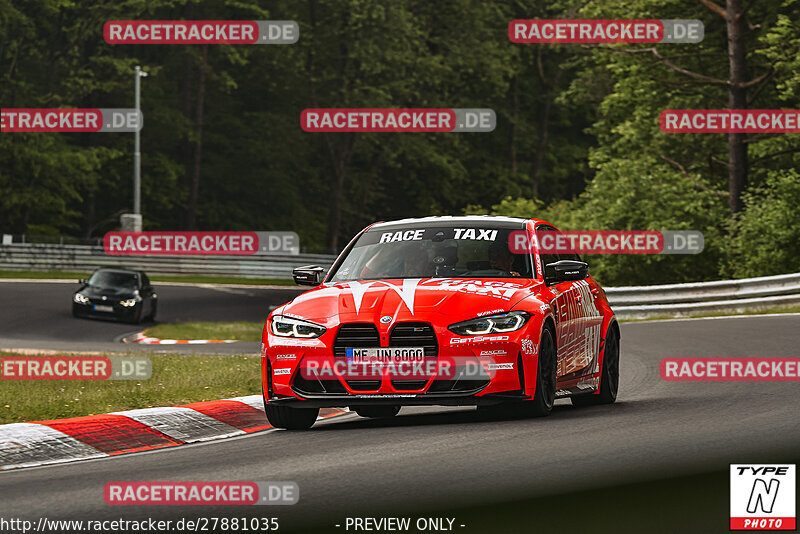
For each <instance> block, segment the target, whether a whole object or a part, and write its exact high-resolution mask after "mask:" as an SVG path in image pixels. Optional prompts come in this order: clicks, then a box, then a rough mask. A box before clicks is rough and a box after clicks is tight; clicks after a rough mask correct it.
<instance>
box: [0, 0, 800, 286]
mask: <svg viewBox="0 0 800 534" xmlns="http://www.w3.org/2000/svg"><path fill="white" fill-rule="evenodd" d="M263 5H267V4H265V3H263V2H259V1H258V0H224V1H220V2H215V3H208V2H201V1H199V0H159V1H149V0H148V1H145V0H124V1H121V2H110V3H109V2H106V3H100V4H98V3H93V2H87V1H84V0H76V1H70V2H64V1H62V0H35V1H34V0H25V1H20V2H16V1H14V2H11V1H9V0H0V104H1V105H2V106H3V107H58V106H63V107H130V106H132V104H133V87H132V86H133V83H132V82H133V67H134V66H135V65H142V66H143V67H144V68H145V70H146V71H148V72H149V73H150V74H151V76H150V77H148V78H146V79H144V80H143V81H142V106H143V112H144V115H145V128H144V130H143V133H142V153H143V160H142V173H143V184H142V187H143V190H142V194H143V199H142V207H143V213H144V218H145V227H146V229H183V228H185V227H186V225H187V224H188V223H187V220H188V212H189V208H188V203H189V199H190V189H191V181H192V178H193V175H194V172H195V154H196V152H197V150H198V148H199V142H200V140H201V139H200V137H199V133H200V128H199V124H198V121H199V114H198V104H199V95H200V92H201V91H200V88H201V83H200V82H201V79H203V75H201V73H202V72H204V73H205V74H204V79H205V84H204V85H203V95H204V105H203V106H202V111H203V113H202V157H201V158H200V165H199V196H198V202H197V218H196V226H197V227H198V228H200V229H215V230H234V229H248V230H294V231H297V232H298V233H299V234H300V237H301V243H302V244H303V247H304V248H305V249H306V250H307V251H309V252H322V251H325V250H326V249H327V248H329V247H330V246H331V245H332V243H334V242H337V248H341V247H342V246H343V244H344V243H346V241H347V240H348V239H349V238H350V237H351V236H352V234H353V233H355V232H357V231H358V230H360V229H361V228H363V227H364V226H365V225H367V224H369V223H371V222H373V221H375V220H387V219H392V218H400V217H408V216H424V215H432V214H453V213H464V212H466V213H489V212H491V213H501V214H506V215H519V216H538V217H541V218H544V219H546V220H549V221H551V222H553V223H554V224H556V225H558V226H559V227H561V228H564V229H664V230H680V229H694V230H701V231H703V232H704V234H705V245H706V249H705V251H704V252H703V253H702V254H700V255H697V256H686V257H681V256H648V257H642V256H604V257H597V258H588V259H589V260H590V261H591V264H592V272H593V273H594V274H595V275H596V276H598V277H599V278H600V279H601V280H603V282H605V283H607V284H634V283H656V282H667V281H690V280H705V279H711V278H717V277H720V276H722V275H733V276H755V275H758V274H767V273H771V272H774V271H776V270H782V269H788V270H797V267H798V266H797V262H796V257H797V255H798V253H797V249H798V246H797V242H796V241H795V242H794V243H791V242H790V237H787V236H790V235H792V234H791V232H790V231H789V229H790V228H795V227H799V226H800V216H794V215H793V213H800V211H798V210H796V209H795V210H794V212H793V211H792V209H791V206H796V203H795V199H794V197H793V196H792V195H793V193H792V192H793V191H794V190H795V189H794V185H795V184H796V182H797V176H796V175H795V174H793V173H794V171H793V169H796V168H798V167H800V149H798V139H799V138H800V135H753V136H751V137H750V138H749V139H748V147H749V157H750V161H749V174H748V176H749V183H748V190H749V192H750V193H749V195H747V196H746V198H747V202H746V210H747V211H746V212H745V213H743V214H742V215H741V217H740V218H739V219H738V220H737V221H736V222H735V223H733V224H732V223H731V221H730V215H729V213H728V212H727V198H726V195H727V188H728V186H727V167H726V161H727V158H728V146H727V140H726V137H725V135H724V134H720V135H717V134H696V135H686V134H665V133H663V132H661V131H660V129H659V125H658V117H659V113H660V111H661V110H664V109H669V108H678V109H679V108H710V109H713V108H723V107H725V106H726V105H727V86H726V84H725V83H724V80H726V79H727V76H728V69H729V66H728V58H727V41H726V29H725V21H724V20H723V19H722V17H720V16H719V15H717V14H715V13H712V12H711V11H710V10H709V9H707V8H706V7H705V6H704V5H703V4H702V3H700V2H697V1H696V0H557V1H550V0H518V1H516V2H513V3H503V2H500V3H492V2H483V1H479V0H464V1H462V2H456V3H447V2H444V3H442V2H429V1H427V0H397V1H392V2H383V1H380V0H340V1H336V2H332V1H325V0H302V1H299V2H291V1H289V0H276V1H274V2H270V3H268V6H269V10H267V9H265V8H264V7H262V6H263ZM720 5H722V3H720ZM746 17H747V21H748V24H749V25H750V27H751V28H752V29H751V31H749V32H747V37H746V44H747V50H748V54H747V62H748V70H749V71H750V76H752V77H754V78H755V77H756V76H759V75H762V74H766V75H767V76H766V77H765V78H764V80H763V82H761V83H758V84H754V85H753V86H752V87H751V88H749V89H748V91H749V93H748V94H749V96H750V97H751V102H750V106H751V107H753V108H765V109H774V108H793V109H797V108H798V107H800V74H798V73H799V72H800V22H799V21H800V0H782V1H781V2H776V1H774V0H753V1H752V2H749V3H748V10H747V13H746ZM181 18H184V19H230V20H242V19H244V20H248V19H276V20H278V19H280V20H297V21H298V23H299V25H300V29H301V37H300V40H299V41H298V43H297V44H295V45H292V46H227V45H218V46H210V47H208V48H207V50H206V52H207V62H206V63H205V67H203V65H204V59H203V50H204V49H203V47H201V46H130V45H114V46H112V45H108V44H106V43H105V42H104V41H103V38H102V27H103V23H104V22H105V21H107V20H114V19H118V20H130V19H133V20H135V19H150V20H153V19H155V20H158V19H181ZM517 18H655V19H669V18H674V19H686V18H697V19H701V20H702V21H703V22H704V24H705V30H706V32H705V39H704V41H703V42H702V43H700V44H680V45H678V44H664V45H656V46H655V47H653V46H652V45H610V46H581V45H518V44H513V43H510V42H509V40H508V38H507V33H506V32H507V27H508V23H509V21H511V20H513V19H517ZM651 49H653V50H655V51H656V52H657V54H654V53H653V52H652V51H651ZM659 58H662V59H664V58H665V59H666V60H668V61H669V62H670V63H671V64H672V65H675V66H678V67H680V68H681V69H685V70H688V71H692V72H695V73H699V74H701V75H702V76H705V77H707V78H713V79H716V80H722V81H723V82H722V83H708V82H706V81H702V80H698V79H697V78H693V77H691V76H688V75H686V74H685V73H684V72H679V71H678V70H676V69H675V68H671V67H670V66H669V65H668V64H666V63H665V62H664V61H662V60H661V59H659ZM310 107H447V108H457V107H488V108H492V109H494V110H495V112H496V114H497V129H496V130H495V131H494V132H493V133H491V134H485V133H484V134H360V135H358V136H355V135H353V134H309V133H305V132H303V131H302V130H301V128H300V125H299V116H300V113H301V112H302V110H303V109H306V108H310ZM131 151H132V139H131V136H129V135H123V134H2V135H0V231H2V232H4V233H15V234H19V233H24V232H27V233H29V234H31V233H38V234H46V235H58V234H65V235H68V236H74V237H97V236H101V235H103V234H104V233H105V232H106V231H109V230H112V229H115V228H116V227H117V225H118V217H119V213H121V212H123V211H127V210H128V209H129V208H130V204H131V199H132V194H131ZM768 199H773V200H772V201H768ZM337 213H339V214H340V220H339V222H338V223H336V222H335V219H336V217H335V215H336V214H337ZM768 221H775V222H778V221H780V222H781V223H782V224H783V228H782V229H781V230H780V231H778V230H777V229H776V230H770V229H769V226H770V225H771V223H770V222H768ZM753 232H755V233H758V234H759V235H764V236H766V235H770V236H773V237H776V238H777V239H778V241H777V242H779V243H781V247H776V248H775V249H770V248H769V244H768V240H764V241H763V244H762V245H759V247H760V248H759V252H758V254H748V253H747V251H746V249H745V248H743V247H744V244H743V243H744V240H745V239H746V238H745V237H744V236H746V235H748V236H750V237H748V238H747V239H750V238H752V235H750V233H753ZM776 232H777V234H776ZM773 234H776V235H773Z"/></svg>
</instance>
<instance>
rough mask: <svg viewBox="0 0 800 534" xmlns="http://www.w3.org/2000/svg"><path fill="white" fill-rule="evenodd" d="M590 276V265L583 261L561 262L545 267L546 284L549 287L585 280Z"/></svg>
mask: <svg viewBox="0 0 800 534" xmlns="http://www.w3.org/2000/svg"><path fill="white" fill-rule="evenodd" d="M588 276H589V264H588V263H586V262H583V261H575V260H561V261H557V262H555V263H548V264H547V265H545V266H544V282H545V284H547V285H552V284H557V283H559V282H573V281H575V280H583V279H584V278H586V277H588Z"/></svg>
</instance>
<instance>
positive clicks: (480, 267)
mask: <svg viewBox="0 0 800 534" xmlns="http://www.w3.org/2000/svg"><path fill="white" fill-rule="evenodd" d="M512 231H513V230H512V229H509V228H496V227H495V228H491V227H478V226H474V227H469V226H464V227H458V226H453V227H438V228H430V227H413V226H408V227H397V226H392V227H383V228H381V227H377V228H374V229H371V230H368V231H367V232H365V233H364V234H363V235H362V236H361V237H360V238H359V239H358V241H357V242H356V243H355V245H354V246H353V248H352V249H351V250H350V252H349V253H348V254H347V256H346V257H345V259H344V261H343V262H342V264H341V265H340V266H339V268H338V269H337V270H336V272H335V273H334V274H333V276H332V277H331V281H332V282H347V281H352V280H379V279H383V278H433V277H445V278H533V277H534V276H535V275H534V274H533V272H532V268H531V261H530V256H529V255H528V254H515V253H514V252H512V251H511V250H510V249H509V246H508V245H509V242H508V238H509V234H510V233H511V232H512Z"/></svg>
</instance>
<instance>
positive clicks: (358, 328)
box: [333, 323, 381, 391]
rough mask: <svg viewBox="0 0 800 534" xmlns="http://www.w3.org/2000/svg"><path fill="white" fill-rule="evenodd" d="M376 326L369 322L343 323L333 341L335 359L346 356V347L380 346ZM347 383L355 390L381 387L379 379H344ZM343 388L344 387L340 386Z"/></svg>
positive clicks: (370, 389)
mask: <svg viewBox="0 0 800 534" xmlns="http://www.w3.org/2000/svg"><path fill="white" fill-rule="evenodd" d="M380 346H381V341H380V337H379V335H378V328H377V327H376V326H375V325H374V324H370V323H350V324H343V325H342V326H340V327H339V331H338V332H337V333H336V339H335V340H334V342H333V355H334V357H335V358H336V359H341V358H345V357H346V349H348V348H351V349H352V348H368V347H380ZM346 382H347V385H348V386H350V387H351V388H352V389H355V390H357V391H375V390H377V389H378V388H380V387H381V381H380V380H364V379H361V380H346ZM342 389H344V388H342Z"/></svg>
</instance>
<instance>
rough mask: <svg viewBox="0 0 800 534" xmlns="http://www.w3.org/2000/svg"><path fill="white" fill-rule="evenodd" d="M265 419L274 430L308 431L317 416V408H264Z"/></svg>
mask: <svg viewBox="0 0 800 534" xmlns="http://www.w3.org/2000/svg"><path fill="white" fill-rule="evenodd" d="M264 412H265V413H266V414H267V419H268V420H269V422H270V424H271V425H272V426H274V427H275V428H284V429H286V430H308V429H309V428H311V426H312V425H313V424H314V422H315V421H316V420H317V416H319V408H290V407H289V406H275V405H274V404H267V405H266V406H264Z"/></svg>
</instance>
